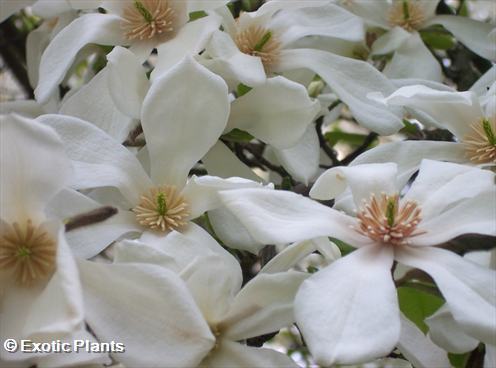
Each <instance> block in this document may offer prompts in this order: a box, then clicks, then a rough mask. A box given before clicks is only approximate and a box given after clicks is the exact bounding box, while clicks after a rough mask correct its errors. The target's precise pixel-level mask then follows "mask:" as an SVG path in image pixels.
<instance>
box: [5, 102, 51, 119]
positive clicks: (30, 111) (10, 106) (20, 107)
mask: <svg viewBox="0 0 496 368" xmlns="http://www.w3.org/2000/svg"><path fill="white" fill-rule="evenodd" d="M0 111H1V112H2V115H7V114H19V115H22V116H25V117H27V118H36V117H37V116H40V115H43V114H45V113H46V111H45V109H44V106H42V105H40V104H39V103H38V102H36V100H14V101H4V102H0Z"/></svg>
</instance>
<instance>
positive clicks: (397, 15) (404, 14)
mask: <svg viewBox="0 0 496 368" xmlns="http://www.w3.org/2000/svg"><path fill="white" fill-rule="evenodd" d="M387 19H388V22H389V25H391V27H395V26H399V27H402V28H403V29H405V30H407V31H408V32H412V31H415V30H417V29H419V28H420V27H421V26H422V24H423V23H424V21H425V14H424V11H423V10H422V8H421V6H420V4H418V3H416V2H414V1H409V0H402V1H395V2H394V3H393V4H392V5H391V8H390V9H389V13H388V17H387Z"/></svg>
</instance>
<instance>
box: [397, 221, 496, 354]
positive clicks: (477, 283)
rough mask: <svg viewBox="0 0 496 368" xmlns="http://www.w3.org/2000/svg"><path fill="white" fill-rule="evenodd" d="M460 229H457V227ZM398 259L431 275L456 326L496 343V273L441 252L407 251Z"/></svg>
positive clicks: (430, 249)
mask: <svg viewBox="0 0 496 368" xmlns="http://www.w3.org/2000/svg"><path fill="white" fill-rule="evenodd" d="M455 226H456V225H455ZM396 259H397V260H398V261H399V262H401V263H404V264H406V265H408V266H410V267H415V268H419V269H421V270H423V271H425V272H427V273H428V274H429V275H430V276H431V277H432V278H433V279H434V281H435V282H436V284H437V286H438V288H439V290H440V291H441V293H442V294H443V296H444V298H445V299H446V305H447V306H448V307H449V309H450V311H451V313H452V315H453V317H454V319H455V320H456V322H457V323H458V324H459V325H460V326H461V327H462V328H463V330H464V331H465V332H466V333H467V334H469V335H470V336H472V337H474V338H476V339H477V340H480V341H483V342H485V343H489V344H493V345H494V344H495V343H496V336H495V335H494V331H495V329H496V320H495V319H494V316H495V314H496V272H495V271H494V270H489V269H487V268H484V267H481V266H479V265H476V264H474V263H472V262H470V261H466V260H464V259H463V258H462V257H460V256H458V255H456V254H454V253H452V252H450V251H447V250H444V249H439V248H431V247H423V248H413V247H408V248H406V247H404V248H400V249H398V250H397V251H396Z"/></svg>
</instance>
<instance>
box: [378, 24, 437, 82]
mask: <svg viewBox="0 0 496 368" xmlns="http://www.w3.org/2000/svg"><path fill="white" fill-rule="evenodd" d="M383 72H384V75H385V76H387V77H389V78H418V79H427V80H433V81H437V82H441V81H442V80H443V72H442V69H441V65H439V62H438V61H437V60H436V58H435V57H434V56H433V55H432V53H431V51H430V50H429V49H428V48H427V47H426V46H425V45H424V41H422V39H421V38H420V35H419V34H418V33H417V32H415V33H413V34H411V36H410V37H409V38H408V39H406V40H405V42H403V43H402V44H401V46H399V47H398V48H397V49H396V50H395V52H394V55H393V58H392V60H391V61H390V62H389V63H388V64H387V65H386V67H385V68H384V71H383Z"/></svg>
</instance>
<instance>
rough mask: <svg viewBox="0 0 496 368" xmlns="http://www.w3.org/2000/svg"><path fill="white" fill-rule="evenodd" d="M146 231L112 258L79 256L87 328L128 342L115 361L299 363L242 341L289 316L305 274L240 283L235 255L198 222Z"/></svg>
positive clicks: (101, 336) (274, 327) (209, 364)
mask: <svg viewBox="0 0 496 368" xmlns="http://www.w3.org/2000/svg"><path fill="white" fill-rule="evenodd" d="M194 233H196V234H194ZM148 235H149V236H148V239H146V240H145V239H142V240H143V241H142V242H141V241H140V242H136V241H124V242H122V243H121V244H119V245H118V246H117V248H116V249H115V261H114V263H113V264H99V263H94V262H87V261H81V262H80V263H79V266H80V268H81V275H82V280H83V284H84V295H85V303H86V304H85V306H86V309H87V313H88V323H89V324H90V326H91V328H92V330H93V331H94V332H95V334H96V335H97V336H98V338H99V339H101V340H102V341H110V340H115V339H118V340H119V341H122V342H123V343H124V344H125V345H126V351H125V353H121V354H115V355H114V358H115V359H116V360H117V361H118V362H120V363H123V364H124V365H125V366H130V367H135V366H146V367H196V366H200V367H216V368H217V367H233V366H237V367H296V364H295V363H294V362H292V360H291V359H290V358H289V357H287V356H286V355H284V354H281V353H278V352H275V351H273V350H270V349H264V348H253V347H249V346H246V345H245V344H244V343H240V341H243V340H246V339H248V338H251V337H255V336H259V335H263V334H267V333H270V332H273V331H278V330H279V329H280V328H282V327H285V326H287V325H290V324H291V323H293V321H294V320H293V318H294V317H293V308H292V302H293V299H294V295H295V293H296V291H297V290H298V287H299V286H300V284H301V282H302V281H303V280H304V279H305V278H306V277H307V275H306V274H304V273H301V272H289V273H286V272H283V273H273V274H262V275H258V276H256V277H255V278H254V279H252V280H251V281H250V282H248V283H247V284H246V285H245V286H244V287H243V288H241V283H242V274H241V268H240V266H239V263H238V261H236V259H234V258H233V256H231V255H230V254H229V253H228V252H226V251H225V250H224V249H222V247H220V245H219V244H217V243H216V242H215V241H214V240H213V239H212V237H211V236H210V235H208V234H207V233H206V232H205V231H204V230H202V229H200V228H199V227H194V228H190V229H188V230H187V231H186V232H185V233H183V234H182V233H179V232H173V233H171V236H169V237H167V238H165V239H164V238H159V237H156V236H154V235H153V234H148ZM129 300H133V303H129Z"/></svg>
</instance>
